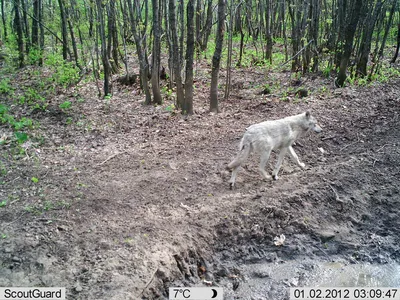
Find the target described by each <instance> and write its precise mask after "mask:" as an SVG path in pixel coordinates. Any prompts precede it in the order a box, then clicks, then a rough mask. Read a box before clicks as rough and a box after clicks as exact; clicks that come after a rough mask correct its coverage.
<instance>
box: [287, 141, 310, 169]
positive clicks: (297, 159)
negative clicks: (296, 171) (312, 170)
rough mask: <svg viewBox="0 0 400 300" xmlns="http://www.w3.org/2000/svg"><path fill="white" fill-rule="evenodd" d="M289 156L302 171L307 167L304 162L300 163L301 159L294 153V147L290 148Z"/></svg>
mask: <svg viewBox="0 0 400 300" xmlns="http://www.w3.org/2000/svg"><path fill="white" fill-rule="evenodd" d="M289 155H290V157H291V158H292V160H293V161H294V162H295V163H296V164H297V165H298V166H299V167H300V168H302V169H304V168H305V167H306V165H305V164H304V163H302V162H300V160H299V157H298V156H297V154H296V152H294V149H293V148H292V146H289Z"/></svg>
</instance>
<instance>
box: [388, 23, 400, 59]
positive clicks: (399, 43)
mask: <svg viewBox="0 0 400 300" xmlns="http://www.w3.org/2000/svg"><path fill="white" fill-rule="evenodd" d="M399 50H400V22H399V24H398V25H397V46H396V51H394V55H393V58H392V60H391V61H390V62H391V63H392V64H394V63H395V62H396V59H397V57H398V56H399Z"/></svg>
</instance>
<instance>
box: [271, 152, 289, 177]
mask: <svg viewBox="0 0 400 300" xmlns="http://www.w3.org/2000/svg"><path fill="white" fill-rule="evenodd" d="M287 150H288V149H287V148H282V149H281V151H280V153H279V156H278V161H277V162H276V165H275V169H274V171H273V172H272V178H273V179H274V180H278V173H279V170H280V168H281V166H282V162H283V159H284V158H285V155H286V152H287Z"/></svg>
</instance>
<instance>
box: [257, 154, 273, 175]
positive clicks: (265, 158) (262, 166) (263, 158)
mask: <svg viewBox="0 0 400 300" xmlns="http://www.w3.org/2000/svg"><path fill="white" fill-rule="evenodd" d="M270 155H271V149H266V150H265V152H264V153H262V154H261V159H260V167H259V168H260V172H261V175H262V176H263V177H264V178H265V179H271V176H270V175H269V174H268V173H267V171H265V166H266V164H267V162H268V159H269V156H270Z"/></svg>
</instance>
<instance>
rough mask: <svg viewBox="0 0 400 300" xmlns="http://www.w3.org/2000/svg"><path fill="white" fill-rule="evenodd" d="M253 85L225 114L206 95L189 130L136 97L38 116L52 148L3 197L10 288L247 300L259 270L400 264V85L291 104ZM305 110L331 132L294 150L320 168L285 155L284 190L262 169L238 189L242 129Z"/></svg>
mask: <svg viewBox="0 0 400 300" xmlns="http://www.w3.org/2000/svg"><path fill="white" fill-rule="evenodd" d="M250 77H251V79H246V80H244V81H243V82H242V83H241V84H239V85H238V86H240V87H241V88H240V89H237V90H234V91H233V96H232V100H229V101H226V102H223V103H222V105H221V106H222V109H223V112H222V113H221V114H218V115H210V114H209V113H207V105H208V100H207V98H206V96H201V95H203V94H204V95H206V88H204V91H203V90H202V87H201V86H198V89H197V92H198V97H197V101H196V103H195V107H196V108H197V111H196V115H194V116H192V117H189V118H183V117H181V116H180V115H175V114H173V113H171V112H169V111H168V110H167V109H166V105H167V104H168V103H166V104H165V105H164V106H163V107H158V108H154V107H143V106H142V105H141V104H140V103H139V102H137V101H135V100H133V99H138V98H139V97H138V96H137V95H134V94H133V93H134V91H131V92H126V91H125V90H123V89H122V88H121V90H120V91H119V92H116V94H115V95H114V96H113V98H112V101H111V103H110V104H105V103H104V102H103V101H101V100H96V98H95V97H94V95H93V97H91V96H90V95H91V93H93V92H92V91H91V90H90V89H89V88H88V90H86V91H84V90H81V91H80V92H81V93H84V94H85V98H86V101H85V102H82V103H79V104H76V108H75V109H76V110H75V111H72V112H70V113H69V115H64V114H61V113H59V112H57V111H55V110H53V111H52V110H51V109H50V110H49V112H47V113H39V115H38V116H37V118H40V120H41V124H42V126H41V128H42V129H41V134H42V135H44V138H45V141H46V142H45V144H44V145H42V146H40V147H38V148H36V149H35V148H30V149H29V151H28V152H27V153H28V156H27V158H25V159H22V160H18V161H15V162H14V166H13V167H11V166H9V168H8V169H9V170H8V173H7V175H6V176H5V177H4V183H3V185H2V187H1V193H2V197H3V198H7V199H10V201H9V202H8V205H6V206H5V207H1V208H0V214H1V218H0V222H1V223H0V226H1V233H4V234H6V237H5V238H3V239H1V240H0V249H2V250H0V261H1V269H0V286H66V287H67V293H68V299H98V300H99V299H115V300H116V299H141V298H143V299H158V298H160V299H166V297H167V294H166V291H167V290H168V287H169V286H178V285H194V284H201V282H203V283H204V280H206V281H211V282H213V284H216V285H222V286H224V288H225V289H226V290H227V291H228V290H229V291H230V294H231V295H234V293H235V292H234V291H233V289H235V290H240V288H241V282H242V281H243V272H242V270H241V265H243V264H245V263H255V262H263V261H265V262H277V261H288V260H292V259H295V258H300V257H307V258H310V259H315V260H316V261H318V260H320V261H324V260H330V259H333V258H337V257H340V258H342V259H345V260H348V261H353V262H356V261H368V262H374V263H386V262H389V261H392V260H394V261H398V262H399V261H400V246H399V245H400V238H399V236H400V219H399V217H398V216H399V207H400V195H399V178H400V174H399V173H400V164H399V162H400V150H399V141H400V133H399V130H398V128H399V126H400V120H399V111H400V103H399V102H400V89H399V84H400V83H399V82H398V81H397V82H392V83H389V84H385V85H378V86H376V87H367V88H357V89H354V88H345V89H340V90H330V89H328V90H327V91H326V92H325V93H318V94H317V93H314V94H313V95H312V96H310V97H308V98H307V101H302V100H300V101H279V99H277V98H276V97H274V96H273V95H271V96H268V97H264V96H256V95H255V94H256V92H257V90H256V89H252V88H251V86H253V85H254V82H262V80H263V78H264V77H263V76H261V75H257V74H255V75H254V74H253V75H252V76H249V77H248V78H250ZM236 78H241V77H240V76H237V77H236ZM251 80H253V81H254V82H252V83H250V81H251ZM308 84H309V87H310V88H311V89H313V86H316V85H320V84H321V82H319V81H318V82H317V81H315V82H313V80H312V79H310V80H309V82H308ZM203 92H204V93H203ZM64 97H67V96H64ZM63 100H65V98H63V97H60V99H58V100H57V101H59V102H62V101H63ZM294 102H297V103H294ZM54 107H57V105H54ZM307 109H311V110H312V112H313V114H314V115H315V116H316V117H317V118H318V120H319V122H320V123H321V124H322V126H323V129H324V131H323V133H321V134H320V135H310V136H308V137H306V138H304V139H302V140H301V141H300V143H298V144H297V145H296V152H297V153H298V155H299V157H300V158H301V159H302V160H303V161H304V162H305V163H306V165H307V166H308V167H307V170H305V171H302V170H300V169H299V168H298V167H297V166H295V165H294V164H293V163H292V162H290V161H289V160H288V159H286V160H285V163H284V165H283V170H282V171H281V172H282V173H281V177H280V179H279V180H278V181H277V182H265V181H264V182H263V181H261V177H260V175H259V174H258V172H257V167H256V166H257V158H252V159H251V160H250V161H249V162H248V164H247V167H246V168H245V169H244V170H242V171H241V172H240V173H239V175H238V180H237V189H236V190H233V191H231V190H229V186H228V183H227V181H228V179H229V173H228V172H227V171H226V170H225V166H226V164H227V163H228V162H229V160H230V159H231V158H232V157H233V155H235V153H236V149H237V144H238V142H239V138H240V137H241V136H242V133H243V131H244V129H245V128H246V127H247V126H249V125H251V124H254V123H257V122H260V121H263V120H266V119H275V118H281V117H284V116H288V115H292V114H297V113H300V112H303V111H305V110H307ZM80 112H83V113H80ZM68 117H70V118H72V119H73V124H72V125H65V121H66V119H67V118H68ZM318 148H322V149H323V150H324V153H322V152H321V151H320V150H319V149H318ZM274 161H275V157H272V162H274ZM32 177H36V178H38V179H39V182H36V183H35V182H32V180H31V178H32ZM280 234H284V235H285V236H286V242H285V244H284V246H282V247H277V246H275V245H274V244H273V239H274V237H275V236H278V235H280ZM266 280H268V279H266ZM249 299H250V298H249Z"/></svg>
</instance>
